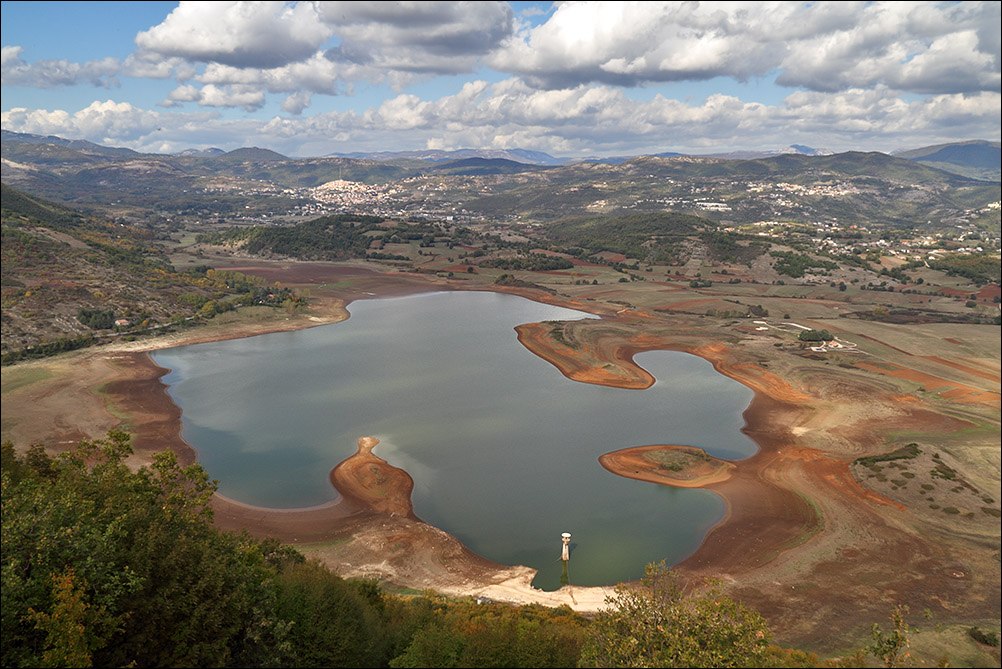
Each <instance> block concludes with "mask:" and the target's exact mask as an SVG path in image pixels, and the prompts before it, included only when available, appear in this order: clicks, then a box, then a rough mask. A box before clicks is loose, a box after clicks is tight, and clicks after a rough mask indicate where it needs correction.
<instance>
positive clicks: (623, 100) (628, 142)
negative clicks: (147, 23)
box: [2, 78, 1002, 155]
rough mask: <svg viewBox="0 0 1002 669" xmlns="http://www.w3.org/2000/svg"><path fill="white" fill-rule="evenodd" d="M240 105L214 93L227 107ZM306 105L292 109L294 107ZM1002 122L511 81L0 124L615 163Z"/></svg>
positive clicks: (917, 139) (929, 103)
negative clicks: (309, 103)
mask: <svg viewBox="0 0 1002 669" xmlns="http://www.w3.org/2000/svg"><path fill="white" fill-rule="evenodd" d="M205 88H208V87H203V89H195V88H194V87H193V88H185V87H184V86H182V87H179V88H178V89H175V91H174V92H173V93H172V95H173V96H174V97H175V98H176V99H178V100H183V99H187V98H194V97H195V96H196V95H197V96H199V99H201V96H202V95H203V93H204V89H205ZM210 90H212V89H210ZM236 94H238V92H237V91H223V90H215V91H214V93H213V95H218V96H220V97H221V98H229V97H231V96H233V95H236ZM225 101H226V102H227V103H230V102H232V100H230V99H226V100H225ZM304 102H305V100H303V99H299V100H296V99H293V100H291V101H290V102H289V106H290V107H296V106H298V105H301V104H303V103H304ZM292 111H294V109H293V110H292ZM290 113H291V112H290ZM1000 114H1002V95H1000V94H999V93H995V92H981V93H977V94H972V95H964V94H942V95H937V96H931V97H929V98H928V99H923V100H912V101H909V100H905V99H904V98H902V97H901V95H900V94H899V93H897V92H896V91H893V90H891V89H889V88H887V87H884V86H879V87H876V88H873V89H849V90H846V91H842V92H839V93H836V94H830V93H823V92H816V91H795V92H793V93H791V94H790V95H789V96H787V98H786V99H785V100H784V101H783V102H782V103H781V104H776V105H764V104H761V103H757V102H747V101H743V100H740V99H738V98H736V97H734V96H729V95H723V94H718V95H712V96H710V97H708V98H707V99H706V100H704V101H702V102H699V103H687V102H681V101H678V100H671V99H667V98H664V97H661V96H654V97H653V98H652V99H650V100H633V99H630V98H628V97H627V96H626V95H625V94H624V93H623V92H622V91H621V90H618V89H616V88H613V87H609V86H576V87H574V88H567V89H553V90H539V89H536V88H534V87H532V86H529V85H527V84H526V83H525V82H524V81H521V80H520V79H517V78H512V79H508V80H505V81H502V82H498V83H495V84H489V83H487V82H483V81H478V82H470V83H468V84H466V85H465V86H464V87H463V88H462V90H460V91H459V92H457V93H456V94H455V95H450V96H446V97H443V98H441V99H438V100H424V99H421V98H419V97H418V96H415V95H411V94H401V95H397V96H395V97H394V98H392V99H390V100H387V101H386V102H384V103H382V104H380V105H378V106H375V107H372V108H369V109H367V110H364V111H361V112H354V111H347V112H331V113H326V114H317V115H314V116H301V117H277V116H276V117H274V118H271V119H269V120H256V119H242V120H228V119H224V118H221V117H219V116H218V115H213V113H211V112H198V113H194V114H181V113H177V112H173V113H165V112H153V111H146V110H142V109H137V108H135V107H133V106H132V105H129V104H128V103H117V102H113V101H110V100H109V101H105V102H95V103H94V104H92V105H90V106H89V107H87V108H85V109H83V110H81V111H79V112H75V113H69V112H66V111H52V112H50V111H44V110H34V111H29V110H25V109H14V110H11V111H9V112H4V113H3V115H2V124H3V127H4V128H7V129H9V130H13V131H16V132H30V133H36V134H53V135H60V136H64V137H86V138H87V139H90V140H91V141H96V142H101V143H116V144H117V145H124V146H129V147H130V148H134V149H137V150H160V149H158V148H157V147H160V146H166V145H170V146H175V147H178V148H187V147H189V146H196V147H197V146H223V147H226V148H237V147H239V146H243V145H246V144H248V143H249V141H250V140H249V139H248V138H250V137H253V143H254V144H255V145H258V146H268V147H269V148H272V149H274V150H276V151H279V152H281V153H283V154H285V155H322V154H325V153H331V152H335V151H353V150H380V149H385V148H386V147H387V146H400V147H415V146H429V147H430V146H434V147H439V148H462V147H470V146H475V147H496V148H519V147H522V148H525V147H530V148H533V149H538V150H544V151H550V152H551V153H554V154H556V155H587V154H606V155H609V154H625V153H638V152H658V151H667V150H679V151H690V152H697V153H698V152H701V151H702V152H712V151H719V150H722V149H726V148H760V147H773V148H778V147H782V146H787V145H789V144H791V143H802V144H809V145H812V146H824V147H827V148H831V149H834V150H849V149H861V150H890V149H893V148H897V147H901V146H923V145H927V144H930V143H938V142H941V141H942V142H945V141H953V140H956V139H958V138H969V137H989V138H991V137H997V133H998V118H999V115H1000ZM165 143H166V144H165Z"/></svg>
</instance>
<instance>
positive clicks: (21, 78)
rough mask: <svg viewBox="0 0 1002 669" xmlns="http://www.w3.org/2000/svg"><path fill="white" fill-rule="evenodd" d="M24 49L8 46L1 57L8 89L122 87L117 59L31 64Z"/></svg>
mask: <svg viewBox="0 0 1002 669" xmlns="http://www.w3.org/2000/svg"><path fill="white" fill-rule="evenodd" d="M23 51H24V48H23V47H20V46H5V47H3V49H2V56H0V83H2V84H3V85H4V86H30V87H32V88H53V87H56V86H73V85H76V84H91V85H94V86H102V87H104V88H112V87H114V86H117V85H118V80H117V79H116V77H115V75H117V74H118V73H119V72H120V71H121V68H122V65H121V63H120V62H119V60H118V59H117V58H102V59H100V60H92V61H89V62H86V63H73V62H70V61H68V60H54V59H47V60H40V61H38V62H35V63H27V62H25V61H24V60H22V59H21V53H22V52H23Z"/></svg>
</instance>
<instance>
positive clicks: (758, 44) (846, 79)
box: [488, 2, 1000, 93]
mask: <svg viewBox="0 0 1002 669" xmlns="http://www.w3.org/2000/svg"><path fill="white" fill-rule="evenodd" d="M999 21H1000V5H999V3H997V2H984V3H980V2H979V3H959V4H949V3H900V2H876V3H859V2H835V3H831V2H819V3H807V2H803V3H793V2H762V3H755V4H750V3H743V2H714V3H691V2H636V3H627V2H618V3H601V2H574V3H565V4H561V5H560V6H559V7H558V8H557V10H556V11H555V12H554V13H553V15H552V16H551V17H550V18H549V19H548V20H547V21H546V22H545V23H543V24H541V25H539V26H538V27H535V28H531V29H528V30H525V31H523V32H522V33H520V34H518V35H517V36H515V37H513V38H512V39H510V40H509V41H508V42H506V44H505V45H504V46H503V48H501V49H499V50H498V51H496V52H495V53H493V54H492V55H491V56H489V58H488V62H489V63H490V65H491V66H493V67H495V68H496V69H499V70H502V71H505V72H511V73H514V74H519V75H522V76H524V77H526V78H528V79H529V81H531V82H532V83H534V84H535V85H537V86H540V87H548V88H566V87H569V86H573V85H576V84H579V83H589V82H601V83H607V84H613V85H624V86H636V85H642V84H645V83H651V82H671V81H685V80H703V79H710V78H713V77H718V76H721V77H731V78H735V79H739V80H745V79H749V78H752V77H758V76H767V75H771V74H772V73H774V72H776V71H778V72H779V77H778V79H777V81H778V82H779V83H780V84H782V85H788V86H799V87H805V88H809V89H813V90H823V91H838V90H846V89H848V88H854V87H863V86H875V85H878V84H883V85H887V86H891V87H893V88H899V89H901V90H907V91H911V92H918V93H949V92H974V91H982V90H998V89H999V62H1000V56H999V38H998V29H997V26H998V25H999ZM987 26H994V28H988V27H987Z"/></svg>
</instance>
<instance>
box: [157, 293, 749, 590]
mask: <svg viewBox="0 0 1002 669" xmlns="http://www.w3.org/2000/svg"><path fill="white" fill-rule="evenodd" d="M349 310H350V312H351V314H352V315H351V318H350V319H349V320H347V321H345V322H343V323H338V324H335V325H330V326H322V327H317V328H312V329H308V330H300V331H295V332H283V333H275V334H268V335H262V336H258V337H252V338H247V339H237V340H230V341H223V342H213V343H208V344H197V345H192V346H185V347H180V348H175V349H168V350H163V351H159V352H156V353H155V354H154V356H153V357H154V360H155V361H156V363H157V364H159V365H161V366H163V367H167V368H169V369H171V370H172V371H171V373H170V374H168V375H167V376H165V377H164V382H165V383H167V384H168V385H169V386H170V394H171V396H172V398H173V399H174V401H175V402H176V403H177V404H178V405H179V406H180V407H181V409H182V421H183V435H184V438H185V439H186V440H187V441H188V443H190V444H191V445H192V446H193V447H194V448H195V449H196V450H197V451H198V453H199V460H200V461H201V462H202V464H203V465H204V466H205V468H206V469H207V470H208V472H209V474H210V475H211V476H212V477H213V478H215V479H218V480H219V482H220V483H219V491H220V493H222V494H223V495H225V496H227V497H230V498H233V499H236V500H239V501H241V502H245V503H247V504H253V505H257V506H265V507H274V508H296V507H306V506H313V505H317V504H322V503H324V502H327V501H330V500H332V499H334V498H335V497H336V492H335V491H334V490H333V489H332V488H331V486H330V482H329V479H328V474H329V472H330V470H331V468H332V467H333V466H334V465H336V464H337V463H338V462H340V461H341V460H343V459H344V458H346V457H348V456H350V455H351V454H352V453H354V452H355V448H356V441H357V439H358V437H361V436H367V435H371V436H375V437H378V438H379V439H380V441H381V443H380V444H379V446H377V447H376V451H375V453H376V454H377V455H379V456H380V457H382V458H384V459H386V460H388V461H389V462H390V463H391V464H393V465H395V466H397V467H401V468H403V469H405V470H406V471H407V472H408V473H409V474H410V475H411V476H412V477H413V479H414V484H415V486H414V494H413V503H414V510H415V513H416V514H417V515H418V516H419V517H420V518H421V519H422V520H425V521H426V522H428V523H431V524H432V525H435V526H436V527H439V528H441V529H443V530H445V531H447V532H449V533H450V534H453V535H454V536H456V537H457V538H459V539H460V540H461V541H462V542H463V543H465V544H466V545H467V546H468V547H469V548H470V549H472V550H473V551H475V552H477V553H479V554H480V555H483V556H484V557H487V558H489V559H491V560H495V561H497V562H501V563H504V564H524V565H528V566H531V567H533V568H536V569H538V570H539V575H538V576H537V577H536V580H535V581H534V585H536V586H537V587H541V588H544V589H555V588H557V587H559V585H560V573H561V564H560V561H559V557H560V546H561V544H560V534H561V532H571V533H572V540H571V542H572V544H571V545H572V549H573V550H572V553H571V560H570V574H569V576H570V582H571V583H572V584H576V585H607V584H612V583H616V582H618V581H624V580H629V579H633V578H637V577H639V576H641V575H642V574H643V570H644V565H645V564H646V563H648V562H652V561H658V560H661V559H666V560H667V561H668V562H669V563H675V562H678V561H680V560H682V559H684V558H685V557H687V556H688V555H689V554H691V553H692V552H693V551H694V550H695V549H696V548H697V547H698V546H699V544H700V542H701V540H702V538H703V536H704V535H705V534H706V532H707V530H708V529H709V528H710V527H712V526H713V525H714V524H715V523H716V522H718V521H719V520H720V519H721V517H722V515H723V512H724V504H723V502H722V501H721V500H720V499H719V498H718V497H717V496H716V495H714V494H712V493H710V492H707V491H704V490H685V489H678V488H670V487H666V486H660V485H657V484H653V483H644V482H640V481H633V480H628V479H625V478H621V477H618V476H615V475H613V474H610V473H609V472H607V471H606V470H605V469H603V468H602V466H601V465H600V464H599V463H598V460H597V459H598V456H599V455H602V454H603V453H607V452H609V451H612V450H616V449H620V448H625V447H629V446H640V445H647V444H669V443H670V444H687V445H692V446H698V447H701V448H703V449H705V450H706V451H707V452H708V453H709V454H710V455H713V456H716V457H719V458H725V459H739V458H743V457H747V456H749V455H752V454H753V453H754V452H755V450H756V447H755V445H754V443H753V442H752V441H751V440H750V439H748V438H747V437H746V436H744V435H743V434H742V433H741V432H740V428H741V427H742V425H743V419H742V415H741V414H742V412H743V411H744V409H745V408H746V407H747V406H748V403H749V402H750V401H751V398H752V391H751V390H749V389H748V388H746V387H745V386H743V385H741V384H739V383H737V382H735V381H733V380H731V379H728V378H727V377H724V376H722V375H720V374H717V373H716V372H715V371H714V370H713V368H712V366H711V365H710V363H708V362H707V361H705V360H703V359H701V358H698V357H696V356H692V355H688V354H684V353H676V352H669V351H656V352H649V353H642V354H640V355H638V356H636V358H635V359H636V361H637V363H638V364H640V365H641V366H642V367H644V368H645V369H647V370H648V371H649V372H651V374H652V375H653V376H654V377H655V378H656V379H657V383H655V385H654V386H652V387H651V388H648V389H646V390H622V389H616V388H607V387H602V386H594V385H588V384H583V383H577V382H574V381H570V380H568V379H566V378H565V377H564V376H562V375H561V374H560V372H559V371H557V369H556V368H554V367H553V366H551V365H549V364H547V363H546V362H544V361H543V360H541V359H540V358H538V357H537V356H535V355H533V354H532V353H530V352H529V351H528V350H526V349H525V348H524V347H523V346H522V345H521V344H519V342H518V341H517V339H516V336H515V332H514V330H513V328H514V327H515V326H516V325H519V324H522V323H529V322H536V321H543V320H574V319H579V318H586V317H589V315H588V314H584V313H582V312H578V311H573V310H570V309H563V308H560V307H554V306H549V305H544V304H539V303H536V302H532V301H530V300H526V299H524V298H519V297H514V296H511V295H503V294H497V293H435V294H430V295H419V296H410V297H403V298H389V299H379V300H366V301H358V302H354V303H352V304H351V306H350V307H349Z"/></svg>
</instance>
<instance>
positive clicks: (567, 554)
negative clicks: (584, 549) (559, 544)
mask: <svg viewBox="0 0 1002 669" xmlns="http://www.w3.org/2000/svg"><path fill="white" fill-rule="evenodd" d="M560 538H561V539H562V540H563V542H564V548H563V550H562V551H560V559H561V560H563V561H564V562H566V561H567V560H569V559H571V551H570V549H569V548H568V546H567V545H568V544H569V543H570V542H571V533H570V532H564V533H563V534H561V535H560Z"/></svg>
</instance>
